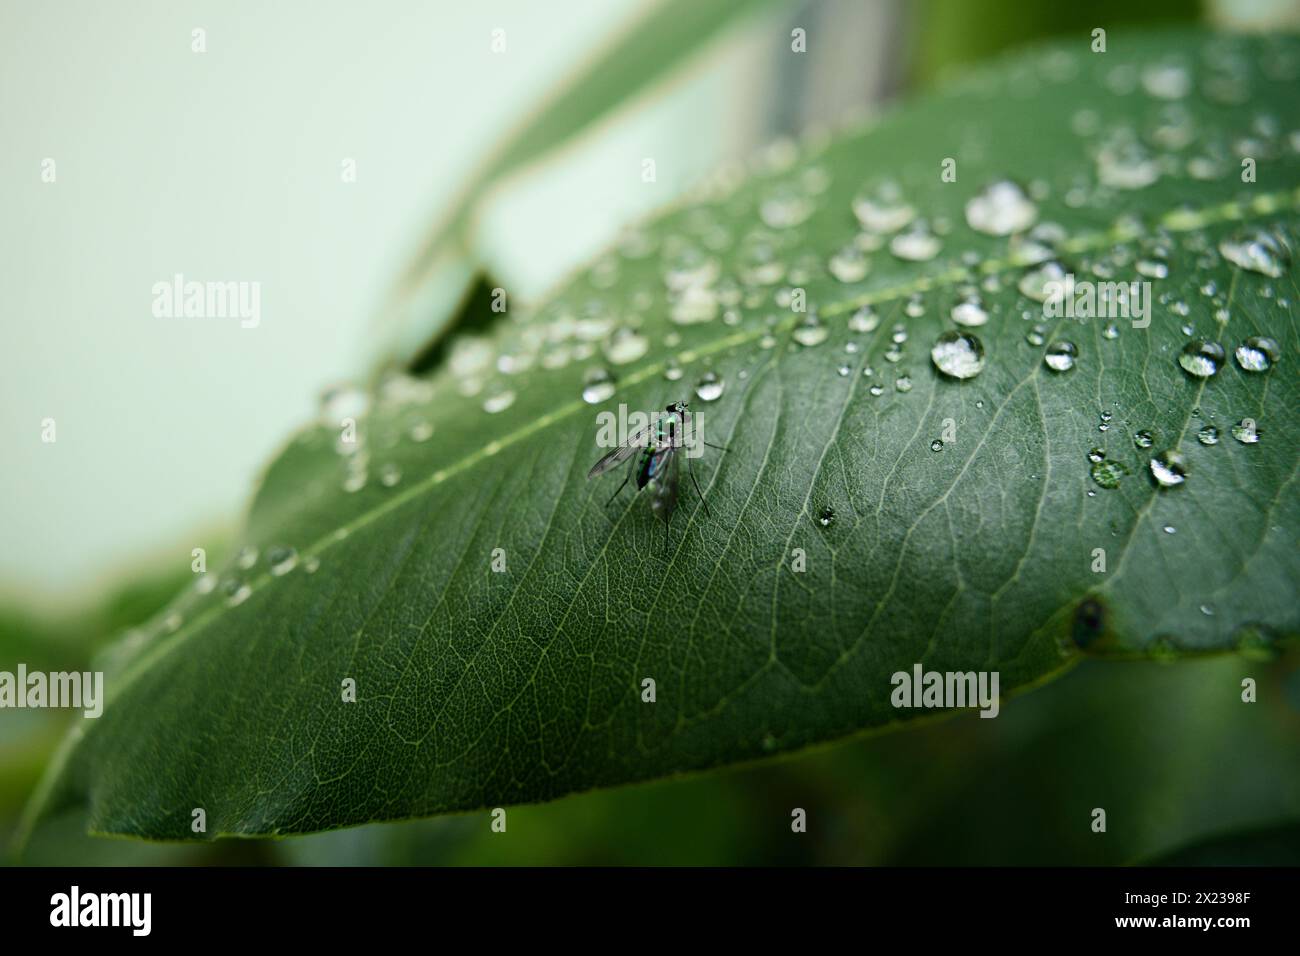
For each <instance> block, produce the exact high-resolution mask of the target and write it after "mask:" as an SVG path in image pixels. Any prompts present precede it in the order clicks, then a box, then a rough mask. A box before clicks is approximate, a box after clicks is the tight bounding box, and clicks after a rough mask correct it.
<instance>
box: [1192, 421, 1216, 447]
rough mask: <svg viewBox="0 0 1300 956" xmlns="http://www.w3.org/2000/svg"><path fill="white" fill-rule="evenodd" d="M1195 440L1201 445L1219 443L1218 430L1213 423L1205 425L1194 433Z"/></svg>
mask: <svg viewBox="0 0 1300 956" xmlns="http://www.w3.org/2000/svg"><path fill="white" fill-rule="evenodd" d="M1196 440H1197V441H1198V442H1200V443H1201V444H1202V445H1217V444H1218V443H1219V430H1218V429H1217V428H1215V427H1214V426H1213V425H1205V426H1203V427H1202V428H1201V430H1200V431H1198V432H1197V433H1196Z"/></svg>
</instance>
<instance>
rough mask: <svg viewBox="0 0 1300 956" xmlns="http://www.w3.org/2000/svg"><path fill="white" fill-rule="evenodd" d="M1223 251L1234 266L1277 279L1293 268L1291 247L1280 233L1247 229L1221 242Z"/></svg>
mask: <svg viewBox="0 0 1300 956" xmlns="http://www.w3.org/2000/svg"><path fill="white" fill-rule="evenodd" d="M1219 252H1220V253H1222V254H1223V258H1225V259H1227V260H1228V261H1229V262H1231V263H1232V264H1233V265H1236V266H1240V267H1241V268H1243V269H1246V270H1248V271H1250V272H1258V273H1260V274H1261V275H1266V276H1269V277H1270V278H1273V279H1280V278H1281V277H1282V275H1283V273H1285V272H1286V271H1287V270H1288V269H1290V268H1291V247H1290V246H1289V245H1287V242H1286V240H1285V239H1283V238H1282V236H1280V235H1279V234H1278V233H1276V232H1270V231H1268V230H1266V229H1243V230H1241V231H1240V232H1236V233H1234V234H1233V235H1231V236H1228V237H1226V238H1225V239H1223V240H1222V241H1220V243H1219Z"/></svg>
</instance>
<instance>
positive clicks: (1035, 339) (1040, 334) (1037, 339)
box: [1025, 323, 1047, 348]
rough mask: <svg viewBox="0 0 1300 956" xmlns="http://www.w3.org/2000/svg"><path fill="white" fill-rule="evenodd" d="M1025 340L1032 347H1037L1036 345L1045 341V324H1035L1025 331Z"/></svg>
mask: <svg viewBox="0 0 1300 956" xmlns="http://www.w3.org/2000/svg"><path fill="white" fill-rule="evenodd" d="M1025 341H1026V342H1028V343H1029V344H1030V345H1032V346H1034V348H1038V346H1040V345H1042V344H1043V343H1044V342H1046V341H1047V326H1045V325H1043V324H1041V323H1040V324H1038V325H1035V326H1034V327H1033V328H1032V329H1030V330H1029V331H1028V332H1026V333H1025Z"/></svg>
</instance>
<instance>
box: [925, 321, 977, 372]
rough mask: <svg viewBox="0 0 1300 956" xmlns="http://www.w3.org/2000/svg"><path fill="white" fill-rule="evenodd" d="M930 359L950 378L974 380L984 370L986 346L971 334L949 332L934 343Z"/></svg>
mask: <svg viewBox="0 0 1300 956" xmlns="http://www.w3.org/2000/svg"><path fill="white" fill-rule="evenodd" d="M930 358H931V360H932V361H933V362H934V367H935V368H937V369H938V370H939V371H940V372H942V373H943V374H944V375H947V376H949V377H950V378H956V379H967V378H974V377H975V376H976V375H978V374H979V373H980V372H981V371H983V370H984V345H983V343H981V342H980V340H979V339H977V338H976V337H975V336H974V335H971V334H970V333H969V332H957V331H948V332H944V333H943V334H942V335H940V336H939V338H938V340H937V341H936V342H935V343H934V347H933V348H931V349H930Z"/></svg>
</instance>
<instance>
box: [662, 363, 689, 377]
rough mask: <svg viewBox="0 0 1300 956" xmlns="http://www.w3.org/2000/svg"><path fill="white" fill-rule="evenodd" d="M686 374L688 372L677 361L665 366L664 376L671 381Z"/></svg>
mask: <svg viewBox="0 0 1300 956" xmlns="http://www.w3.org/2000/svg"><path fill="white" fill-rule="evenodd" d="M685 374H686V373H685V372H684V371H683V370H682V367H681V366H680V365H678V364H677V363H676V362H672V361H670V362H669V363H668V364H667V365H665V366H664V378H666V379H668V381H670V382H676V381H677V380H678V379H680V378H681V377H682V376H683V375H685Z"/></svg>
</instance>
